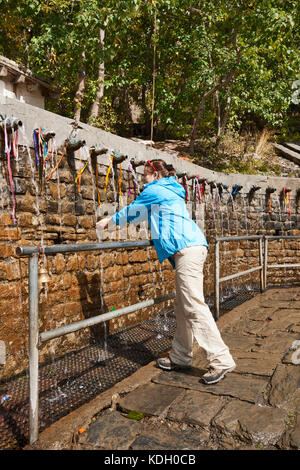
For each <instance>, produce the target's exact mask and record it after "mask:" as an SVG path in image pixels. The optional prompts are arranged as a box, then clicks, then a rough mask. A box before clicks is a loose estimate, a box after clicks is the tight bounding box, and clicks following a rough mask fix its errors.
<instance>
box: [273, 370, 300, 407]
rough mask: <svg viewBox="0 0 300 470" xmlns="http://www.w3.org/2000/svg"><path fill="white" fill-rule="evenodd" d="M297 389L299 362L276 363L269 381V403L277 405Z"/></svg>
mask: <svg viewBox="0 0 300 470" xmlns="http://www.w3.org/2000/svg"><path fill="white" fill-rule="evenodd" d="M299 389H300V366H299V364H291V365H289V364H278V366H277V367H276V370H275V373H274V375H273V377H272V378H271V381H270V392H269V403H270V404H271V405H273V406H278V405H280V404H282V403H283V402H285V401H286V400H287V399H288V398H289V397H291V396H292V395H293V394H294V393H295V392H297V390H299Z"/></svg>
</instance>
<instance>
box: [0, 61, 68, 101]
mask: <svg viewBox="0 0 300 470" xmlns="http://www.w3.org/2000/svg"><path fill="white" fill-rule="evenodd" d="M47 96H49V97H50V98H59V92H58V90H57V89H55V88H54V87H53V85H52V84H51V82H50V80H47V79H45V78H41V77H39V76H37V75H35V74H34V73H32V72H31V71H30V70H29V69H27V68H26V67H23V66H21V65H19V64H17V63H16V62H14V61H13V60H10V59H7V58H6V57H3V56H0V103H3V104H4V103H6V102H7V101H10V100H17V101H21V102H22V103H28V104H31V105H32V106H36V107H37V108H42V109H45V97H47Z"/></svg>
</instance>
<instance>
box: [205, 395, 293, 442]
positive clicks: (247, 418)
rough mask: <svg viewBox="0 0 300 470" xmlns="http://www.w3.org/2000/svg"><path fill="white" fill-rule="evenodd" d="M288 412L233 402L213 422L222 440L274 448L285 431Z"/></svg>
mask: <svg viewBox="0 0 300 470" xmlns="http://www.w3.org/2000/svg"><path fill="white" fill-rule="evenodd" d="M285 424H286V412H285V411H284V410H280V409H278V408H273V407H270V406H257V405H253V404H250V403H246V402H241V401H237V400H233V401H231V402H230V403H229V404H228V405H227V406H225V407H224V409H223V410H222V411H221V413H219V415H218V416H217V417H216V418H215V419H214V421H213V427H214V428H215V432H216V433H217V434H219V437H220V438H221V439H222V438H224V437H227V438H228V437H229V438H233V437H234V438H235V439H237V440H240V441H244V442H245V443H249V444H250V443H251V444H252V445H254V446H258V445H262V446H263V447H269V446H274V445H275V444H276V443H277V442H278V441H279V440H280V438H281V437H282V435H283V433H284V431H285Z"/></svg>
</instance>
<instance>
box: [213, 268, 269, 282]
mask: <svg viewBox="0 0 300 470" xmlns="http://www.w3.org/2000/svg"><path fill="white" fill-rule="evenodd" d="M259 269H262V266H256V267H255V268H251V269H247V271H241V272H240V273H236V274H231V275H230V276H225V277H221V278H220V279H219V282H224V281H229V279H235V278H237V277H240V276H244V275H245V274H249V273H253V272H254V271H258V270H259Z"/></svg>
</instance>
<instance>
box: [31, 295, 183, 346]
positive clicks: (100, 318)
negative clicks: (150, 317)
mask: <svg viewBox="0 0 300 470" xmlns="http://www.w3.org/2000/svg"><path fill="white" fill-rule="evenodd" d="M174 297H175V293H171V294H166V295H164V296H162V297H157V298H155V299H150V300H145V301H144V302H140V303H138V304H134V305H129V306H128V307H123V308H119V309H118V310H114V311H113V312H107V313H103V314H101V315H96V316H95V317H92V318H87V319H86V320H81V321H78V322H76V323H72V324H71V325H67V326H62V327H60V328H56V329H55V330H50V331H46V332H44V333H41V334H40V341H41V342H42V343H44V342H45V341H49V340H50V339H53V338H58V337H59V336H63V335H66V334H68V333H73V332H74V331H78V330H81V329H82V328H88V327H90V326H93V325H97V324H98V323H102V322H105V321H108V320H112V319H113V318H116V317H120V316H121V315H125V314H128V313H132V312H135V311H137V310H141V309H143V308H146V307H151V306H152V305H155V304H158V303H161V302H165V301H166V300H170V299H173V298H174Z"/></svg>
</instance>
